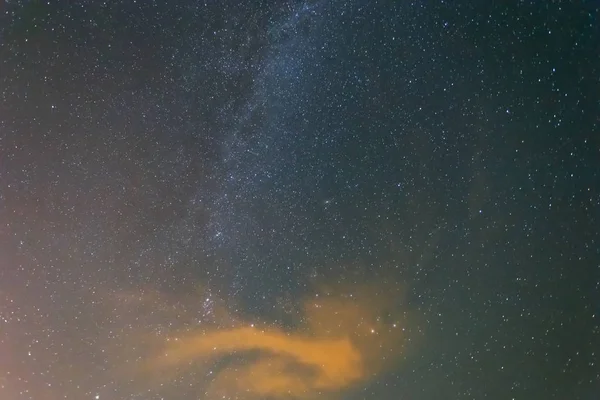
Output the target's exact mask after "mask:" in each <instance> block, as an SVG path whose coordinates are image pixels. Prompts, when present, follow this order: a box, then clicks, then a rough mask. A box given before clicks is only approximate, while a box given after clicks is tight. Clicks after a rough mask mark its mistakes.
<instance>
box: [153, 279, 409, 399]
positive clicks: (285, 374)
mask: <svg viewBox="0 0 600 400" xmlns="http://www.w3.org/2000/svg"><path fill="white" fill-rule="evenodd" d="M399 296H400V294H399V293H398V290H395V291H394V290H393V291H392V292H391V293H390V292H389V291H387V292H386V291H385V290H382V286H373V287H369V288H365V287H361V288H360V289H359V290H357V289H356V288H354V289H352V288H351V287H344V288H341V289H340V288H339V287H338V288H337V289H336V290H335V291H334V290H331V289H324V290H323V291H322V292H321V293H319V294H315V295H314V296H312V297H311V298H309V299H305V300H304V302H303V311H302V312H301V313H300V315H299V317H300V318H299V320H301V323H299V324H298V325H297V326H296V327H295V328H294V329H291V330H284V329H281V328H277V327H273V326H265V327H259V326H258V325H253V324H251V323H250V322H249V321H247V322H242V323H238V324H237V325H236V326H234V327H231V328H227V329H223V328H219V327H218V326H214V327H212V328H209V329H208V330H202V331H197V332H194V331H192V332H190V333H187V334H185V335H181V336H177V337H173V336H172V337H170V338H169V340H168V341H166V343H165V344H164V345H163V346H162V348H161V349H160V353H159V354H158V355H157V356H156V357H153V358H152V359H150V360H149V361H148V363H147V364H146V366H145V367H146V368H147V371H151V372H153V373H157V372H159V374H158V376H160V375H164V374H166V373H169V372H171V373H173V372H174V371H176V372H175V373H177V374H179V373H182V371H183V370H184V369H186V368H189V369H194V368H198V367H204V368H207V369H209V368H210V366H211V365H212V364H213V363H216V362H219V361H223V360H226V362H225V365H226V366H225V367H223V366H222V365H223V364H220V365H221V367H218V368H216V372H215V374H214V379H213V380H212V382H211V383H210V385H209V388H208V391H207V393H206V396H207V397H206V398H213V397H214V398H221V397H222V396H231V397H237V398H244V397H246V398H258V397H260V398H265V397H267V398H297V399H307V398H312V397H315V396H316V395H319V394H322V393H333V392H337V391H341V390H344V389H347V388H349V387H351V386H353V385H355V384H359V383H363V382H365V381H367V380H369V379H370V378H371V377H372V376H373V375H375V374H377V373H379V372H381V371H382V370H383V369H384V368H386V367H387V366H389V365H390V364H391V363H394V362H396V361H397V356H398V354H401V350H402V346H403V339H404V338H403V336H402V335H401V333H402V330H401V328H400V326H402V325H403V324H404V323H405V321H404V317H403V315H404V314H403V313H400V314H398V310H399V308H398V307H397V304H396V303H397V300H399V299H400V297H399Z"/></svg>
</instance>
